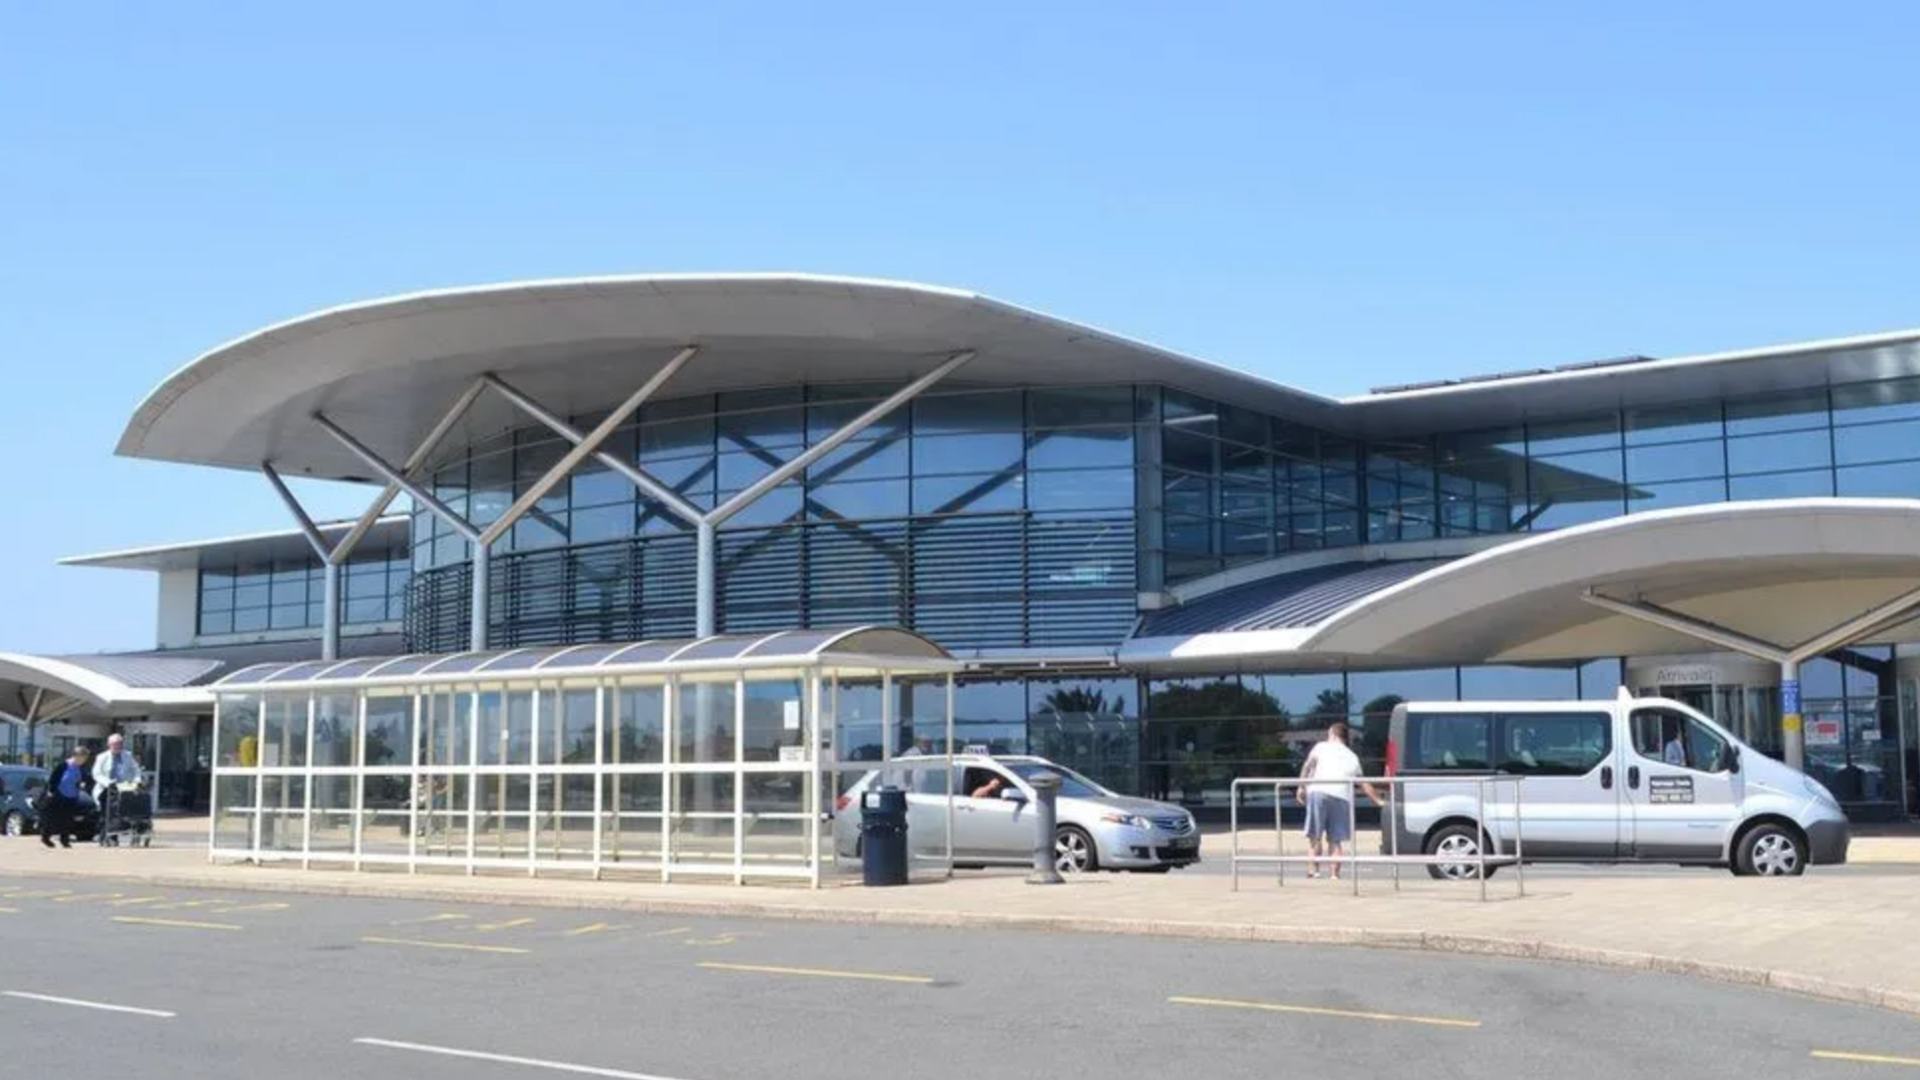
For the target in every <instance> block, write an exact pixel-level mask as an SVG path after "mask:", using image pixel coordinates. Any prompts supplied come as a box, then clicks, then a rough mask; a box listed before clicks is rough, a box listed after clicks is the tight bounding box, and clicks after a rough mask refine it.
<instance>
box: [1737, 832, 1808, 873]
mask: <svg viewBox="0 0 1920 1080" xmlns="http://www.w3.org/2000/svg"><path fill="white" fill-rule="evenodd" d="M1734 867H1735V869H1736V871H1737V872H1738V873H1740V874H1742V875H1746V876H1752V877H1799V876H1800V875H1801V874H1804V873H1806V872H1807V845H1806V842H1805V841H1803V840H1801V839H1800V837H1799V836H1798V835H1796V834H1795V833H1794V832H1793V830H1791V829H1788V828H1785V827H1783V826H1780V825H1759V826H1756V827H1755V828H1753V829H1752V830H1751V831H1749V832H1748V833H1747V834H1746V835H1745V836H1742V837H1741V838H1740V851H1739V854H1738V855H1736V856H1735V858H1734Z"/></svg>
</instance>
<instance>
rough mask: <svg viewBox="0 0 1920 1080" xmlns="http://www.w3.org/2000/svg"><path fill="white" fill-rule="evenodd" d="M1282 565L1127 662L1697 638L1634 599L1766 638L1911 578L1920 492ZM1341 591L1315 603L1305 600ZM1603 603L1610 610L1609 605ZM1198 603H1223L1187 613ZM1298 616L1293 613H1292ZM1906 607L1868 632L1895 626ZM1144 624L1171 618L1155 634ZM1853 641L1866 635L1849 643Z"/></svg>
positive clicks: (1637, 517)
mask: <svg viewBox="0 0 1920 1080" xmlns="http://www.w3.org/2000/svg"><path fill="white" fill-rule="evenodd" d="M1409 569H1415V568H1414V567H1411V566H1408V565H1407V564H1398V566H1397V568H1396V564H1391V563H1389V564H1384V565H1383V564H1379V563H1375V564H1363V565H1359V566H1349V567H1345V568H1334V569H1332V570H1326V571H1320V572H1317V573H1315V574H1301V575H1298V578H1297V579H1298V582H1299V588H1298V590H1297V591H1299V592H1300V593H1301V594H1302V597H1303V598H1296V597H1294V596H1293V595H1292V593H1291V592H1290V591H1289V589H1288V588H1287V586H1286V583H1285V582H1284V581H1282V580H1281V576H1280V575H1276V576H1275V577H1273V578H1269V579H1267V580H1265V581H1262V582H1254V583H1252V584H1249V585H1244V586H1241V587H1239V589H1236V590H1234V591H1235V592H1243V593H1244V594H1246V595H1247V596H1249V597H1251V594H1253V593H1255V592H1258V591H1259V590H1262V589H1265V590H1266V594H1265V595H1263V596H1260V597H1257V598H1253V599H1257V600H1258V601H1259V602H1257V603H1255V602H1252V600H1247V601H1243V602H1241V603H1239V604H1236V603H1235V602H1234V601H1233V599H1232V598H1231V597H1228V596H1225V595H1220V594H1216V596H1215V597H1208V598H1205V599H1202V600H1197V601H1194V602H1191V603H1190V604H1189V605H1187V606H1186V610H1185V611H1184V612H1182V610H1181V609H1175V610H1174V611H1172V612H1167V613H1164V614H1163V615H1160V616H1158V617H1156V618H1152V619H1149V620H1148V621H1147V623H1146V624H1145V626H1144V627H1143V631H1144V635H1143V636H1141V637H1138V638H1136V639H1134V640H1132V641H1130V642H1128V643H1127V644H1126V645H1125V646H1124V647H1123V648H1122V650H1121V653H1120V658H1121V659H1122V660H1123V661H1125V662H1128V663H1136V664H1143V665H1148V666H1159V667H1169V668H1178V667H1180V666H1182V665H1187V664H1194V665H1198V664H1203V663H1204V664H1210V665H1218V664H1219V663H1221V662H1222V661H1223V660H1241V661H1249V662H1259V663H1276V664H1281V665H1286V664H1288V663H1289V662H1291V663H1292V664H1295V665H1298V666H1309V667H1310V666H1313V665H1315V664H1316V663H1332V662H1343V663H1356V664H1366V665H1373V666H1387V665H1423V664H1435V665H1439V664H1457V663H1517V662H1527V661H1549V660H1578V659H1586V658H1591V657H1595V656H1621V655H1629V656H1630V655H1648V654H1658V653H1673V652H1689V651H1695V650H1697V649H1698V648H1699V647H1700V641H1701V638H1700V637H1699V636H1698V635H1697V634H1689V633H1686V632H1683V631H1681V630H1679V629H1675V628H1673V627H1671V626H1662V625H1658V624H1657V623H1655V622H1650V621H1648V620H1647V619H1645V618H1637V617H1635V616H1634V615H1633V614H1629V613H1623V612H1622V611H1621V610H1617V607H1624V606H1629V605H1637V606H1641V607H1645V608H1649V609H1658V610H1659V611H1662V612H1671V613H1678V614H1679V615H1681V616H1684V617H1685V618H1686V619H1690V620H1694V621H1697V622H1698V623H1701V624H1712V625H1714V626H1719V627H1730V628H1734V629H1736V630H1737V631H1738V633H1739V634H1741V635H1744V636H1746V637H1749V638H1752V639H1754V640H1755V641H1757V642H1760V643H1768V642H1771V643H1780V644H1791V643H1796V642H1802V641H1806V640H1809V639H1811V638H1814V637H1815V636H1816V635H1819V634H1822V633H1823V632H1825V631H1827V630H1828V629H1829V628H1831V627H1834V626H1836V625H1840V624H1844V623H1846V622H1847V621H1848V620H1852V619H1855V618H1856V617H1858V616H1861V615H1862V614H1863V613H1866V612H1870V611H1872V610H1874V609H1876V608H1880V607H1882V606H1884V605H1887V604H1888V603H1889V601H1894V600H1897V599H1898V598H1900V597H1902V596H1903V595H1904V594H1906V593H1909V592H1911V591H1913V590H1915V589H1920V500H1913V499H1828V498H1815V499H1785V500H1776V501H1767V502H1744V503H1718V504H1712V505H1706V506H1693V507H1684V508H1680V509H1674V510H1663V511H1655V512H1650V513H1645V514H1634V515H1630V516H1626V517H1620V518H1613V519H1610V520H1607V521H1601V522H1596V523H1593V524H1590V525H1582V526H1578V527H1574V528H1569V529H1564V530H1560V531H1558V532H1551V533H1543V534H1540V535H1537V536H1530V537H1527V538H1524V539H1520V540H1515V541H1513V542H1512V543H1507V544H1502V545H1499V546H1497V547H1493V548H1489V549H1487V550H1485V551H1481V552H1479V553H1476V554H1473V555H1469V556H1466V557H1464V558H1460V559H1454V560H1450V561H1445V562H1438V563H1435V562H1431V561H1429V562H1427V563H1425V564H1424V565H1421V566H1419V567H1418V568H1417V572H1413V573H1406V572H1405V571H1406V570H1409ZM1330 595H1331V596H1335V597H1338V598H1339V599H1340V600H1341V603H1340V604H1339V605H1338V606H1337V607H1336V608H1334V609H1333V610H1331V611H1329V610H1327V605H1325V604H1324V603H1316V602H1312V601H1313V600H1315V599H1316V598H1322V599H1323V598H1325V597H1327V596H1330ZM1608 603H1613V604H1615V605H1616V608H1609V607H1606V606H1604V605H1606V604H1608ZM1203 609H1210V610H1212V611H1214V612H1215V613H1216V615H1217V617H1216V618H1214V619H1212V620H1208V619H1205V618H1203V619H1201V620H1199V621H1198V622H1197V623H1196V622H1195V621H1194V620H1193V618H1192V616H1193V615H1194V614H1195V613H1198V612H1200V611H1202V610H1203ZM1302 613H1304V617H1302ZM1911 621H1912V619H1911V618H1909V617H1902V618H1899V619H1897V620H1896V621H1893V622H1882V623H1880V624H1879V625H1876V626H1873V627H1870V628H1867V627H1863V628H1862V629H1863V630H1870V631H1871V634H1870V635H1869V636H1872V635H1878V636H1880V637H1882V638H1889V637H1893V636H1898V635H1900V634H1902V633H1904V632H1906V631H1905V630H1903V626H1904V625H1905V624H1906V623H1909V622H1911ZM1156 627H1162V628H1165V629H1163V630H1161V631H1160V632H1158V633H1156V629H1155V628H1156ZM1854 640H1863V639H1862V638H1855V639H1854Z"/></svg>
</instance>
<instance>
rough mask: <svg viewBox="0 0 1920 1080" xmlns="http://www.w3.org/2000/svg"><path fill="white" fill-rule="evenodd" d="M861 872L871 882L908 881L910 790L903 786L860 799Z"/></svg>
mask: <svg viewBox="0 0 1920 1080" xmlns="http://www.w3.org/2000/svg"><path fill="white" fill-rule="evenodd" d="M860 872H861V877H862V881H863V883H864V884H867V885H905V884H906V883H907V793H906V792H904V791H902V790H900V789H899V788H894V787H883V788H877V789H875V790H873V791H869V792H867V793H866V794H865V795H863V796H861V798H860Z"/></svg>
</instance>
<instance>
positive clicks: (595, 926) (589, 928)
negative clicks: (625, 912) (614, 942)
mask: <svg viewBox="0 0 1920 1080" xmlns="http://www.w3.org/2000/svg"><path fill="white" fill-rule="evenodd" d="M625 929H626V927H624V926H615V925H614V924H612V923H603V922H597V923H588V924H587V925H585V926H582V927H577V928H575V929H573V930H569V931H567V936H568V937H579V936H580V935H582V934H598V933H600V932H601V931H602V930H625Z"/></svg>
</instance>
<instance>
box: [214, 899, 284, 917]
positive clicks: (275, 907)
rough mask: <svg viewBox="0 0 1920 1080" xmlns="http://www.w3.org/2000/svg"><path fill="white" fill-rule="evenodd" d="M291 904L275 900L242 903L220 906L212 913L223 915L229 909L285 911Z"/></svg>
mask: <svg viewBox="0 0 1920 1080" xmlns="http://www.w3.org/2000/svg"><path fill="white" fill-rule="evenodd" d="M292 906H293V905H292V904H282V903H279V902H277V901H276V902H273V903H267V904H242V905H240V906H239V907H223V908H220V909H218V910H216V911H215V912H214V914H215V915H225V914H226V913H228V912H229V911H285V910H287V909H288V908H290V907H292Z"/></svg>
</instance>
